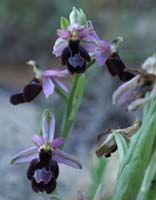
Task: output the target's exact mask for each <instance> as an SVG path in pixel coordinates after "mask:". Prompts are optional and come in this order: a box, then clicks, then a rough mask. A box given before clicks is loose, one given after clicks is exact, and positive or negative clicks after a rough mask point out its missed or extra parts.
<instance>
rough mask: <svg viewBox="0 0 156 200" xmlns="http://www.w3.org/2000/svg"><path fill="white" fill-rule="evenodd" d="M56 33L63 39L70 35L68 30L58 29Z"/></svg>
mask: <svg viewBox="0 0 156 200" xmlns="http://www.w3.org/2000/svg"><path fill="white" fill-rule="evenodd" d="M57 35H58V36H59V37H61V38H62V39H64V40H68V39H69V38H70V37H71V32H70V31H69V30H62V29H58V30H57Z"/></svg>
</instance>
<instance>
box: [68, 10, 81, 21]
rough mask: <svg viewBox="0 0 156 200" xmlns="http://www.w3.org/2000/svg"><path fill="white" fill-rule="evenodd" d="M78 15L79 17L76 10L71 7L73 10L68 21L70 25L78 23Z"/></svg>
mask: <svg viewBox="0 0 156 200" xmlns="http://www.w3.org/2000/svg"><path fill="white" fill-rule="evenodd" d="M78 15H79V11H78V9H77V8H75V7H73V10H72V12H71V13H70V15H69V20H70V24H71V25H73V24H75V23H78Z"/></svg>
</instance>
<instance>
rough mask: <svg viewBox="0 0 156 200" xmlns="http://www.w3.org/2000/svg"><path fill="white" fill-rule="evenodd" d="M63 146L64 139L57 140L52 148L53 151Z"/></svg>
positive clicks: (52, 143) (52, 144)
mask: <svg viewBox="0 0 156 200" xmlns="http://www.w3.org/2000/svg"><path fill="white" fill-rule="evenodd" d="M63 144H64V138H56V139H55V140H53V141H52V142H51V146H52V148H53V149H56V148H59V147H60V146H61V145H63Z"/></svg>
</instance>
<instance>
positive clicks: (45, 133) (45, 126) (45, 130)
mask: <svg viewBox="0 0 156 200" xmlns="http://www.w3.org/2000/svg"><path fill="white" fill-rule="evenodd" d="M42 136H43V140H44V142H45V141H48V140H49V129H48V122H47V116H46V115H45V116H44V117H43V121H42Z"/></svg>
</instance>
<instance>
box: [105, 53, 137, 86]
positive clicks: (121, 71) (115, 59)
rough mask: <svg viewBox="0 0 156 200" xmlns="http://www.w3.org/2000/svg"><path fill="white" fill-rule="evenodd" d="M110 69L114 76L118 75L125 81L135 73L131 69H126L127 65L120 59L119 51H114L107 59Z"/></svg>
mask: <svg viewBox="0 0 156 200" xmlns="http://www.w3.org/2000/svg"><path fill="white" fill-rule="evenodd" d="M106 65H107V68H108V71H109V72H110V74H111V75H112V76H116V75H117V76H118V77H119V79H120V80H121V81H123V82H126V81H129V80H130V79H132V78H133V77H134V76H135V75H134V74H133V73H131V72H129V71H126V66H125V64H124V63H123V61H122V60H121V59H120V57H119V55H118V53H117V52H115V53H113V54H112V55H111V56H110V57H109V58H108V60H107V61H106Z"/></svg>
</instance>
